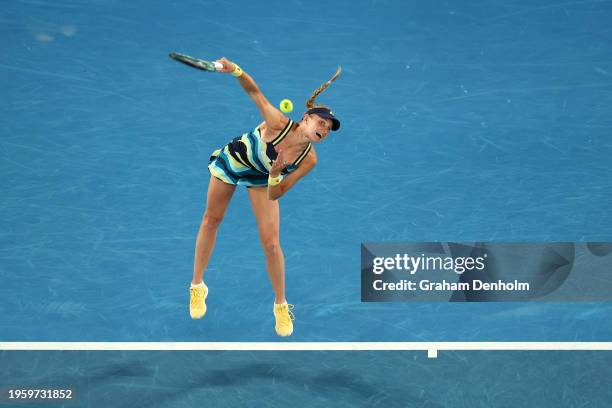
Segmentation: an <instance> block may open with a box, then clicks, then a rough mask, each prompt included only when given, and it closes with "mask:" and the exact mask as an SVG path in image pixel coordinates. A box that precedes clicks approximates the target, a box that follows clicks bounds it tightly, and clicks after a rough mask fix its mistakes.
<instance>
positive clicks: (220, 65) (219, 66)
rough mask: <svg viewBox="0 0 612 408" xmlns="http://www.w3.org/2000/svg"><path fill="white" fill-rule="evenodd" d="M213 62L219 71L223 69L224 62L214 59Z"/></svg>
mask: <svg viewBox="0 0 612 408" xmlns="http://www.w3.org/2000/svg"><path fill="white" fill-rule="evenodd" d="M213 64H215V69H216V70H217V71H218V70H220V69H223V64H222V63H220V62H217V61H214V62H213Z"/></svg>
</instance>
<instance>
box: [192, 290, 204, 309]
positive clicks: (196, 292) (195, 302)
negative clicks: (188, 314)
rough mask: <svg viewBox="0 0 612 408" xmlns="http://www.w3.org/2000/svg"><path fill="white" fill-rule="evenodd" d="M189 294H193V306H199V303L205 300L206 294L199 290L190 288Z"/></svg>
mask: <svg viewBox="0 0 612 408" xmlns="http://www.w3.org/2000/svg"><path fill="white" fill-rule="evenodd" d="M189 292H190V294H191V304H192V305H193V306H197V305H198V304H199V301H200V300H202V299H203V298H204V293H202V292H200V291H199V290H197V288H189Z"/></svg>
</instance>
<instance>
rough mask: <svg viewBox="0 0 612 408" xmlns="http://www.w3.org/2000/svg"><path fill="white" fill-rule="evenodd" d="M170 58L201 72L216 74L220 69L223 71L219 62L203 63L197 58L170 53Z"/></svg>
mask: <svg viewBox="0 0 612 408" xmlns="http://www.w3.org/2000/svg"><path fill="white" fill-rule="evenodd" d="M170 58H172V59H173V60H176V61H178V62H182V63H183V64H185V65H189V66H190V67H193V68H197V69H201V70H202V71H208V72H216V71H218V70H220V69H223V64H221V63H220V62H217V61H214V62H211V61H204V60H201V59H199V58H194V57H190V56H189V55H185V54H181V53H178V52H171V53H170Z"/></svg>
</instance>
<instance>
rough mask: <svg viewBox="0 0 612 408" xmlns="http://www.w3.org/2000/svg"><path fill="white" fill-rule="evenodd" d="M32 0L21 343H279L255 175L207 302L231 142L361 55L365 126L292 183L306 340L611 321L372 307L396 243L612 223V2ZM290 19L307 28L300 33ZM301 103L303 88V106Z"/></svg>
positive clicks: (288, 240) (23, 19)
mask: <svg viewBox="0 0 612 408" xmlns="http://www.w3.org/2000/svg"><path fill="white" fill-rule="evenodd" d="M324 9H325V10H324V12H322V10H321V8H319V7H317V4H316V3H305V2H299V1H294V2H291V1H289V2H287V1H283V2H280V1H277V2H272V3H270V5H269V6H267V7H263V6H261V5H256V4H247V3H244V4H241V6H240V7H236V5H235V3H232V4H230V3H218V4H216V3H214V2H201V1H199V2H196V1H184V2H180V3H175V4H168V3H167V2H161V1H158V2H145V1H135V2H119V1H91V2H88V3H83V2H74V1H66V0H63V1H57V2H49V3H45V2H25V1H15V2H9V3H8V4H5V5H3V7H2V11H0V21H1V24H0V32H1V34H2V35H0V47H1V48H2V50H3V52H2V53H1V55H0V87H1V89H2V94H3V97H2V98H1V101H0V180H2V199H1V201H0V208H1V211H0V226H1V228H0V280H1V284H0V298H1V299H2V301H1V302H0V339H1V340H2V341H276V340H277V338H276V335H275V333H274V330H273V326H274V323H273V317H272V313H271V309H272V292H271V289H270V284H269V282H268V280H267V275H266V272H265V270H264V259H263V256H262V254H261V249H260V244H259V242H258V238H257V231H256V227H255V221H254V219H253V217H252V215H251V210H250V208H249V204H248V200H247V198H246V193H245V192H244V191H242V190H240V191H238V192H237V193H236V195H235V197H234V201H233V203H232V204H231V206H230V208H229V211H228V213H227V217H226V220H225V221H224V224H223V225H222V227H221V230H220V233H219V237H218V244H217V248H216V251H215V253H214V255H213V258H212V260H211V263H210V268H209V270H208V271H207V273H206V280H207V283H208V285H209V288H210V296H209V297H208V306H209V309H208V314H207V316H206V318H205V319H204V320H202V321H198V322H194V321H191V320H190V319H189V315H188V311H187V306H188V300H187V296H188V290H187V288H188V283H189V280H190V278H191V270H192V256H193V245H194V238H195V234H196V231H197V228H198V223H199V220H200V217H201V215H202V211H203V209H204V196H205V191H206V186H207V180H208V172H207V169H206V163H207V160H208V157H209V155H210V153H211V152H212V150H213V149H214V148H216V147H218V146H220V145H222V144H223V143H225V142H227V141H229V140H230V139H231V138H232V137H235V136H237V135H238V134H240V133H241V132H244V131H245V130H248V129H251V128H252V127H253V126H254V125H256V124H257V123H258V121H259V116H258V112H257V110H256V108H255V107H254V106H253V105H252V103H251V102H250V100H249V98H248V97H247V96H246V95H245V94H244V93H243V92H242V90H241V89H240V87H239V86H238V85H237V84H236V82H235V79H234V78H232V77H230V76H221V75H215V74H206V73H202V72H199V71H197V70H190V69H188V68H187V67H185V66H183V65H181V64H178V63H176V62H175V61H172V60H170V59H169V58H168V57H167V55H168V52H170V51H180V52H186V53H188V54H191V55H195V56H199V57H202V58H215V57H221V56H223V55H225V56H227V57H228V58H231V59H235V60H236V61H237V62H239V63H240V64H241V66H242V67H243V68H244V69H245V70H247V71H248V72H249V73H251V74H252V75H253V77H254V78H255V79H256V80H257V81H258V83H259V85H260V86H261V88H262V90H263V91H264V92H265V94H266V95H267V97H268V98H269V99H270V101H272V102H273V103H274V104H277V103H278V101H280V100H281V99H283V98H289V99H291V100H293V101H294V102H295V106H296V109H295V111H294V112H293V113H292V115H291V116H292V117H293V118H294V119H299V117H300V113H301V110H302V109H303V106H304V101H305V100H306V99H307V97H308V96H309V93H310V91H311V90H313V89H314V88H315V87H316V86H318V85H319V84H320V83H321V82H322V81H323V80H325V79H327V78H328V77H329V76H330V75H331V74H332V73H333V72H334V70H335V69H336V66H337V65H342V67H343V74H342V77H341V78H340V79H339V80H338V81H336V82H335V83H334V84H333V85H332V86H331V87H330V88H329V90H328V91H326V92H325V93H324V94H323V95H322V96H321V98H320V101H321V102H324V103H326V104H329V105H331V106H332V107H333V108H334V112H335V113H336V114H337V115H338V116H339V117H340V118H341V120H342V129H341V131H340V132H338V134H333V135H332V136H331V137H329V138H328V140H326V141H325V142H324V143H323V144H321V145H320V146H317V151H318V156H319V164H318V165H317V167H316V168H315V170H314V171H313V172H312V174H310V175H308V176H307V177H306V178H305V179H304V180H303V181H301V182H300V183H299V184H298V186H297V187H296V188H295V189H293V190H292V191H290V192H289V193H288V194H287V196H286V197H284V198H282V199H281V215H282V243H283V248H284V252H285V257H286V260H287V290H288V299H289V301H290V302H292V303H295V304H296V309H295V313H296V316H297V320H296V322H295V333H294V336H293V337H292V338H291V339H289V341H508V340H516V341H607V340H609V339H610V338H612V325H610V318H609V316H610V312H611V311H612V306H611V305H610V304H608V303H597V304H595V303H580V304H578V303H559V304H545V305H543V304H529V303H525V304H420V305H412V304H390V305H387V304H385V305H370V304H361V303H360V302H359V248H360V244H361V242H378V241H396V242H397V241H400V242H401V241H498V242H515V241H518V242H534V241H569V242H574V241H610V240H612V233H611V231H612V216H611V215H610V211H609V209H610V208H612V188H611V187H612V185H611V184H612V174H611V172H610V169H609V158H610V157H612V139H611V138H610V137H609V133H610V128H611V127H612V122H611V121H610V116H609V113H610V111H611V109H610V108H611V107H612V93H611V92H610V90H612V59H611V58H610V55H612V53H611V51H612V43H611V42H610V41H609V38H610V35H611V34H612V28H611V27H610V25H609V21H610V20H611V19H612V4H611V2H609V1H585V2H565V3H559V2H552V1H537V2H533V1H513V2H505V1H493V2H491V1H488V2H485V1H475V2H469V4H466V3H465V2H443V1H433V2H430V3H427V4H425V3H423V2H399V1H397V2H394V1H371V2H363V3H361V4H359V5H356V4H355V3H354V2H350V1H338V2H334V5H333V7H329V5H328V4H325V6H324ZM279 32H282V33H284V35H283V36H282V37H279V36H278V33H279ZM300 101H301V102H300Z"/></svg>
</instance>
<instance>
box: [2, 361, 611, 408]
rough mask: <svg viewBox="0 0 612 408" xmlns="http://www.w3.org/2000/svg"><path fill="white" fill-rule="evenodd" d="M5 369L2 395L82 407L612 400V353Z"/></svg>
mask: <svg viewBox="0 0 612 408" xmlns="http://www.w3.org/2000/svg"><path fill="white" fill-rule="evenodd" d="M0 363H1V364H0V380H2V382H3V384H4V386H5V387H11V386H16V385H19V386H22V387H26V386H36V385H39V384H47V385H48V386H58V387H72V388H73V389H74V390H75V398H76V401H75V402H77V404H76V406H88V407H108V406H114V407H130V408H131V407H173V408H174V407H193V406H206V407H228V406H229V407H234V406H240V407H242V406H247V407H264V406H265V407H284V406H287V402H288V401H291V403H293V404H296V405H299V406H309V407H330V406H350V407H372V406H380V407H392V408H396V407H413V406H416V407H431V408H442V407H516V406H526V407H543V408H548V407H591V408H607V407H609V406H610V401H612V389H611V388H610V387H609V369H610V364H611V363H612V354H611V353H610V352H605V353H595V352H588V351H582V352H563V351H550V352H533V351H526V352H523V351H513V352H483V351H462V352H452V353H450V352H442V353H440V355H439V356H438V358H436V359H431V358H428V357H427V355H426V354H425V353H423V352H414V351H403V352H367V351H364V352H349V351H346V352H257V353H255V352H117V351H114V352H100V351H98V352H95V351H94V352H74V351H73V352H70V351H63V352H60V351H54V352H28V353H27V354H26V353H23V352H21V353H20V352H10V351H7V352H2V353H0ZM60 367H69V369H61V368H60ZM577 367H579V368H577ZM0 406H7V405H4V404H2V402H0ZM8 406H17V405H15V404H12V405H8ZM19 406H22V405H21V404H19ZM23 406H27V405H26V404H23ZM41 406H42V405H41ZM45 406H48V405H45ZM65 406H66V407H71V406H75V404H69V403H67V404H65Z"/></svg>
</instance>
